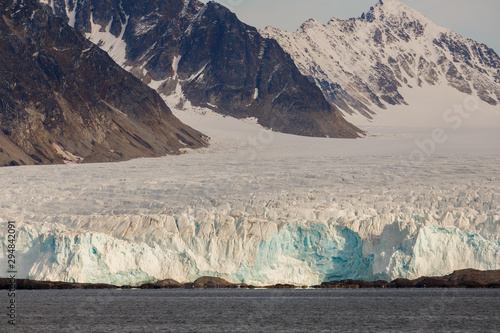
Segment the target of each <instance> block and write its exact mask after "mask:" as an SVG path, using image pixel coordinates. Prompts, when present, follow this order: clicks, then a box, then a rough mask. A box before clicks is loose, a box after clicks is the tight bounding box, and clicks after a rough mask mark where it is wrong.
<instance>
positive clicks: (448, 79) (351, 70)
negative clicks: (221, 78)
mask: <svg viewBox="0 0 500 333" xmlns="http://www.w3.org/2000/svg"><path fill="white" fill-rule="evenodd" d="M308 22H309V21H308ZM306 23H307V22H306ZM304 27H307V29H304ZM264 34H265V35H266V37H270V38H274V39H276V40H277V41H278V42H279V43H280V45H281V46H282V47H283V48H284V49H285V50H286V51H287V52H288V53H289V54H291V55H292V58H293V59H294V60H295V62H296V64H297V66H298V67H299V69H300V70H301V72H302V73H303V74H304V75H306V76H309V77H311V78H313V79H314V81H315V82H316V84H317V85H318V86H319V87H321V89H322V91H323V93H324V95H325V96H327V99H328V100H329V101H330V102H331V103H332V104H333V105H334V106H336V107H338V108H339V109H341V110H344V111H345V112H346V113H360V114H363V115H365V116H367V117H368V118H371V117H372V115H373V114H374V113H378V112H379V111H380V109H385V108H387V107H388V106H389V105H401V104H407V102H406V100H405V96H406V95H410V93H408V91H409V89H412V88H414V87H422V86H424V85H430V86H437V85H448V86H451V87H453V88H455V89H456V90H458V91H459V92H462V93H465V94H468V95H473V96H477V97H479V99H480V100H482V101H484V102H486V103H488V104H490V105H498V104H500V85H499V82H500V59H499V57H498V55H497V54H495V53H494V51H493V50H491V49H489V48H487V47H486V46H485V45H482V44H479V43H476V42H474V41H472V40H469V39H466V38H463V37H462V36H460V35H459V34H457V33H455V32H453V31H452V30H449V29H446V28H442V27H440V26H438V25H437V24H435V23H434V22H432V21H431V20H430V19H428V18H426V17H425V16H424V15H422V14H421V13H419V12H418V11H416V10H414V9H412V8H410V7H408V6H406V5H405V4H403V3H402V2H400V1H399V0H381V1H379V2H378V3H377V4H376V5H375V6H374V7H372V8H370V10H369V11H368V12H366V13H363V15H362V16H361V17H359V18H355V19H349V20H339V19H332V20H330V22H329V23H328V24H327V25H326V26H323V28H319V27H318V28H315V27H311V24H310V23H307V24H304V25H303V26H302V29H299V30H297V31H296V32H294V33H286V32H283V31H279V29H274V30H266V31H265V32H264Z"/></svg>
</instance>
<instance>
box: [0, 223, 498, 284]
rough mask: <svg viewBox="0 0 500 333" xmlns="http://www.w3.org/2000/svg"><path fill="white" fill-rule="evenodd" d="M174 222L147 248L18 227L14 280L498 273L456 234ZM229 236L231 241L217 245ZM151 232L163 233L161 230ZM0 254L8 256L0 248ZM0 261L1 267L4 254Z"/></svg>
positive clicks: (466, 236) (491, 246) (477, 241)
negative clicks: (369, 233)
mask: <svg viewBox="0 0 500 333" xmlns="http://www.w3.org/2000/svg"><path fill="white" fill-rule="evenodd" d="M213 217H214V218H215V221H216V220H217V219H218V217H215V215H214V216H213ZM169 220H171V217H167V216H163V217H157V219H151V218H143V219H142V222H143V224H142V225H141V226H140V227H141V229H142V228H144V227H145V224H146V223H150V222H151V221H158V222H159V224H160V225H161V224H162V223H164V222H166V221H169ZM215 221H213V222H215ZM176 223H177V226H178V229H177V230H176V232H174V233H169V232H168V231H167V232H166V233H165V234H163V236H162V237H164V238H162V239H161V240H160V239H156V240H151V241H149V242H142V241H141V240H140V237H138V238H137V239H136V240H126V239H119V238H116V237H113V236H110V235H106V234H103V233H92V232H68V231H62V230H57V229H47V228H46V227H42V228H40V225H36V224H29V225H24V226H23V227H22V228H21V230H20V234H19V240H20V241H19V244H18V248H19V249H20V250H19V253H18V262H19V263H21V267H22V268H21V269H20V270H19V271H20V274H21V276H20V277H26V278H30V279H38V280H58V281H59V280H64V281H76V282H91V283H110V284H117V285H128V284H131V285H138V284H142V283H145V282H151V281H156V280H158V279H164V278H174V279H177V280H180V281H190V280H193V279H195V278H197V277H199V276H202V275H214V276H222V277H224V278H226V279H229V280H231V281H233V282H244V283H248V284H254V285H267V284H275V283H293V284H297V285H315V284H318V283H321V282H323V281H333V280H342V279H363V280H377V279H388V280H390V279H395V278H398V277H406V278H415V277H418V276H423V275H439V274H446V273H447V272H450V271H453V270H455V269H458V268H466V267H474V268H478V269H498V268H499V267H500V242H498V241H493V240H487V239H485V238H484V237H483V236H480V235H478V234H471V233H467V232H464V231H460V230H459V229H457V228H456V227H439V226H422V227H419V228H418V230H417V231H416V232H413V233H409V232H408V228H407V227H405V229H403V230H400V225H399V224H398V223H394V224H391V225H387V226H386V228H385V230H384V232H383V233H382V234H381V235H380V236H378V237H371V239H365V240H362V239H361V237H360V236H359V234H358V233H356V232H354V231H352V230H351V229H349V228H348V227H345V226H338V225H334V224H330V225H328V224H323V223H304V224H300V223H286V224H282V225H281V226H279V227H278V228H276V227H275V228H272V227H271V229H274V230H266V228H267V226H265V223H264V222H263V223H260V226H258V227H256V224H259V223H252V222H250V223H245V222H241V223H235V224H234V225H228V224H218V225H217V226H215V225H216V223H210V222H209V223H193V222H192V221H188V220H187V219H184V221H183V220H182V219H177V221H176ZM127 224H130V223H129V222H127ZM190 224H191V226H195V227H194V228H190V227H189V225H190ZM176 228H177V227H176ZM238 228H239V229H240V231H239V232H237V231H236V229H238ZM4 229H5V228H4ZM230 229H232V232H229V233H234V236H235V238H233V239H227V238H226V237H225V236H227V235H228V233H227V231H228V230H230ZM181 230H182V232H181ZM157 231H158V233H162V232H165V230H164V229H163V228H161V227H160V228H159V230H157ZM271 231H274V232H271ZM205 232H207V233H206V234H207V235H210V237H206V236H204V235H203V233H205ZM3 236H4V235H3ZM2 253H6V244H3V246H2ZM4 261H5V263H4ZM1 262H2V264H5V265H6V258H5V256H2V257H1Z"/></svg>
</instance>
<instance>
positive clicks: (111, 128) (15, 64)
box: [0, 0, 206, 166]
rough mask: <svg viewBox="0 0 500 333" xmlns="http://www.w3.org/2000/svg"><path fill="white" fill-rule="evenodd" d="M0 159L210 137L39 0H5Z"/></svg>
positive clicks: (159, 146) (74, 156)
mask: <svg viewBox="0 0 500 333" xmlns="http://www.w3.org/2000/svg"><path fill="white" fill-rule="evenodd" d="M0 32H1V33H0V50H1V51H0V129H1V130H2V131H1V132H0V147H1V151H0V166H4V165H22V164H50V163H63V162H67V161H72V162H106V161H121V160H126V159H130V158H135V157H152V156H162V155H166V154H179V153H180V149H182V148H185V147H189V148H197V147H203V146H206V137H204V136H203V135H202V134H201V133H199V132H197V131H195V130H193V129H191V128H190V127H188V126H186V125H184V124H182V123H181V122H180V121H179V120H178V119H177V118H175V117H174V116H173V115H172V113H171V111H170V109H169V108H168V107H167V106H166V105H165V103H164V102H163V100H162V99H161V98H160V97H159V96H158V95H157V94H156V93H155V92H154V91H153V90H151V89H150V88H148V87H147V86H145V85H144V84H143V83H141V82H140V81H139V80H138V79H136V78H135V77H134V76H132V75H130V74H129V73H128V72H126V71H124V70H123V69H121V68H120V67H119V66H118V65H116V64H115V63H114V61H113V60H112V59H111V58H110V57H109V56H108V55H107V54H106V53H105V52H103V51H102V50H100V49H99V48H98V47H96V46H95V45H93V44H92V43H90V42H88V41H87V40H86V39H85V38H84V37H83V36H81V35H80V34H79V33H78V32H77V31H75V30H74V29H72V28H70V27H69V26H68V25H67V24H66V23H65V22H64V21H63V20H62V19H60V18H56V17H54V16H52V15H50V14H49V13H47V12H46V11H45V10H44V9H42V8H41V7H40V6H39V5H38V4H37V3H36V1H35V0H25V1H16V0H8V1H3V2H2V4H0Z"/></svg>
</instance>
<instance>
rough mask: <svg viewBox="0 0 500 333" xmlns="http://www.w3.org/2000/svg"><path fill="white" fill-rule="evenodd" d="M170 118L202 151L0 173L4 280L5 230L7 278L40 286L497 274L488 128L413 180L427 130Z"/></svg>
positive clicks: (451, 143) (202, 113)
mask: <svg viewBox="0 0 500 333" xmlns="http://www.w3.org/2000/svg"><path fill="white" fill-rule="evenodd" d="M450 89H451V88H450ZM443 109H444V108H443ZM175 112H176V115H178V116H179V117H180V118H181V119H182V121H184V122H186V123H189V124H190V125H191V126H194V127H196V128H201V129H203V131H204V132H206V133H207V134H208V135H210V136H211V138H212V144H211V146H210V147H209V148H206V149H201V150H196V151H189V153H187V154H184V155H181V156H173V157H172V156H169V157H164V158H152V159H137V160H132V161H127V162H120V163H109V164H67V165H52V166H25V167H15V168H1V169H0V186H1V188H2V201H1V202H0V237H1V240H2V241H1V242H0V244H1V245H0V267H3V268H2V269H1V270H0V274H1V275H2V276H5V275H6V271H5V270H4V268H5V267H7V239H6V234H7V221H9V220H12V221H16V222H17V231H18V242H17V245H16V264H17V271H18V275H17V276H18V278H30V279H37V280H59V281H75V282H91V283H97V282H99V283H110V284H116V285H135V286H137V285H140V284H142V283H146V282H152V281H156V280H159V279H165V278H172V279H175V280H178V281H181V282H187V281H193V280H194V279H196V278H198V277H200V276H204V275H211V276H219V277H222V278H225V279H227V280H229V281H231V282H234V283H239V282H244V283H248V284H252V285H256V286H262V285H269V284H276V283H291V284H295V285H315V284H318V283H321V282H323V281H327V280H339V279H348V278H352V279H365V280H377V279H386V280H391V279H395V278H399V277H403V278H417V277H419V276H423V275H446V274H449V273H451V272H453V271H454V270H457V269H463V268H476V269H499V268H500V177H499V176H498V175H500V154H498V145H497V143H498V142H499V141H498V139H499V133H500V131H498V129H496V128H493V130H492V131H488V130H487V129H485V128H483V127H481V128H463V129H460V130H457V131H456V132H455V133H454V134H455V135H449V138H448V140H447V142H445V143H442V144H440V145H438V146H437V147H436V150H435V152H434V154H433V155H432V156H428V157H427V159H426V161H425V163H422V164H419V165H412V164H411V163H409V164H408V163H407V162H408V156H409V155H408V154H409V152H411V151H412V150H413V149H415V148H416V147H415V139H416V138H426V137H427V135H428V128H421V129H418V128H414V129H412V130H408V129H407V128H404V129H403V128H400V129H397V128H396V129H395V128H394V127H383V126H380V127H379V128H378V130H377V135H376V136H368V137H366V138H365V139H362V140H332V139H321V138H306V137H298V136H293V135H286V134H280V133H274V132H271V131H269V130H266V129H263V128H262V127H260V126H259V125H257V124H255V122H252V121H250V120H248V121H244V122H242V121H240V120H236V119H233V118H230V117H223V116H220V115H217V114H214V113H210V111H209V110H206V109H199V110H198V109H195V108H193V109H192V110H184V111H182V110H176V111H175ZM488 116H490V117H494V116H495V114H489V115H488ZM373 132H375V130H372V133H373ZM471 138H474V140H475V141H474V140H472V139H471ZM465 143H467V144H465Z"/></svg>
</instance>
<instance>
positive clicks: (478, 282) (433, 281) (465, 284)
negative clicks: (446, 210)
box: [316, 269, 500, 288]
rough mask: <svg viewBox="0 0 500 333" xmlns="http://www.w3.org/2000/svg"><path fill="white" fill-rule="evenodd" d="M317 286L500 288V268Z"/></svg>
mask: <svg viewBox="0 0 500 333" xmlns="http://www.w3.org/2000/svg"><path fill="white" fill-rule="evenodd" d="M316 287H317V288H500V270H496V271H478V270H475V269H464V270H460V271H455V272H453V274H450V275H447V276H443V277H427V276H424V277H420V278H418V279H415V280H408V279H396V280H394V281H392V282H390V283H389V282H387V281H375V282H369V281H354V280H343V281H332V282H323V283H322V284H321V286H316Z"/></svg>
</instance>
